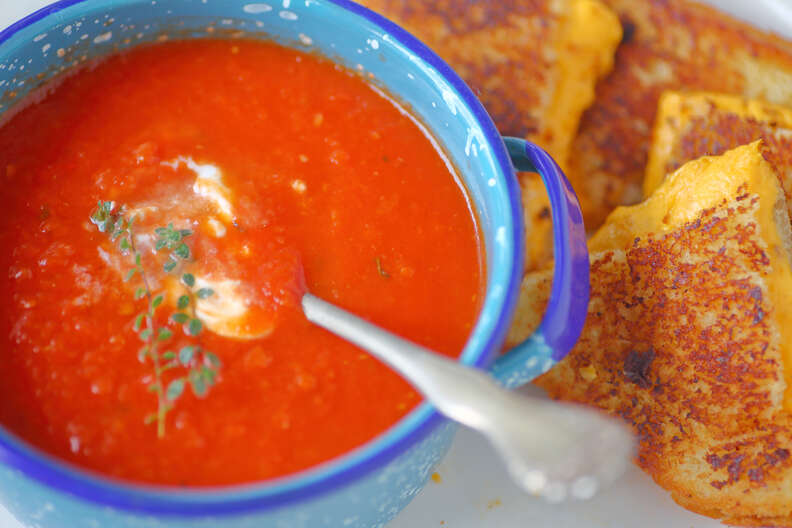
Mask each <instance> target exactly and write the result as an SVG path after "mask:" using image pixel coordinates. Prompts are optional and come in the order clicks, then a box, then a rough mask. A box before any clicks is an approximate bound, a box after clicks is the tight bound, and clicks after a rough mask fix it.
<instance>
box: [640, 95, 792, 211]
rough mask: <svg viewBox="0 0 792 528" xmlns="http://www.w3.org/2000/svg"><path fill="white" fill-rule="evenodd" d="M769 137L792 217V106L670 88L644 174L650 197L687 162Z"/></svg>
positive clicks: (771, 159) (769, 156) (769, 158)
mask: <svg viewBox="0 0 792 528" xmlns="http://www.w3.org/2000/svg"><path fill="white" fill-rule="evenodd" d="M757 139H761V140H763V143H764V144H765V145H766V147H767V148H765V149H764V150H763V152H762V153H763V155H764V156H765V159H766V160H767V161H768V162H770V165H772V166H773V168H774V169H776V172H777V173H778V178H779V182H780V183H781V188H782V189H784V194H785V196H786V200H787V207H788V208H790V211H789V212H790V216H792V109H790V108H787V107H785V106H779V105H773V104H770V103H766V102H764V101H760V100H756V99H745V98H743V97H740V96H735V95H724V94H714V93H684V92H665V93H664V94H663V95H662V96H661V97H660V104H659V106H658V110H657V119H656V120H655V128H654V133H653V136H652V144H651V147H650V149H649V161H648V163H647V165H646V176H645V177H644V183H643V189H644V195H645V196H649V195H650V194H652V192H653V191H654V190H655V189H656V188H657V187H658V186H659V185H660V184H661V183H662V182H663V180H664V179H665V177H666V175H667V174H670V173H672V172H673V171H675V170H676V169H678V168H679V167H681V166H682V165H683V164H684V163H686V162H688V161H690V160H693V159H696V158H700V157H701V156H712V155H719V154H723V153H724V152H725V151H727V150H729V149H732V148H735V147H738V146H740V145H745V144H747V143H751V142H752V141H755V140H757Z"/></svg>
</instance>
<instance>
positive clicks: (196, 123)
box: [0, 40, 484, 486]
mask: <svg viewBox="0 0 792 528" xmlns="http://www.w3.org/2000/svg"><path fill="white" fill-rule="evenodd" d="M0 176H2V177H3V183H4V192H3V193H2V196H0V207H2V210H3V214H2V215H0V243H2V247H3V248H4V251H3V252H2V256H0V267H1V268H2V273H0V296H1V297H0V298H2V302H1V303H0V310H2V312H1V313H0V348H1V350H2V352H1V353H0V357H1V358H2V364H3V368H2V369H0V422H2V424H3V425H4V426H6V427H7V428H8V429H10V430H11V431H13V432H14V433H16V434H18V435H19V436H21V437H22V438H24V439H25V440H27V441H29V442H31V443H32V444H34V445H35V446H37V447H39V448H41V449H43V450H45V451H47V452H49V453H52V454H54V455H56V456H58V457H60V458H62V459H65V460H68V461H70V462H73V463H76V464H78V465H80V466H83V467H86V468H90V469H93V470H96V471H99V472H102V473H104V474H108V475H112V476H115V477H120V478H123V479H128V480H133V481H140V482H149V483H158V484H171V485H182V486H206V485H224V484H232V483H242V482H250V481H255V480H261V479H267V478H271V477H276V476H282V475H285V474H288V473H292V472H295V471H298V470H301V469H305V468H308V467H310V466H313V465H315V464H317V463H320V462H323V461H326V460H328V459H330V458H332V457H335V456H337V455H340V454H342V453H344V452H347V451H349V450H350V449H353V448H355V447H357V446H359V445H361V444H363V443H364V442H366V441H368V440H370V439H371V438H373V437H374V436H375V435H377V434H379V433H381V432H383V431H384V430H385V429H387V428H388V427H389V426H391V425H393V424H394V423H395V422H396V421H397V420H399V419H400V418H401V417H402V416H404V415H405V414H406V413H407V412H408V411H409V410H410V409H412V408H413V407H415V406H416V405H417V404H418V403H419V402H420V397H419V396H418V395H417V394H416V393H415V392H414V390H412V388H411V387H410V386H409V385H408V384H407V383H405V382H404V381H403V380H402V379H401V378H399V376H398V375H396V374H394V373H393V372H391V371H390V370H389V369H388V368H387V367H385V366H384V365H382V364H381V363H379V362H378V361H377V360H375V359H372V358H371V357H369V356H368V355H367V354H365V353H363V352H362V351H360V350H359V349H356V348H355V347H353V346H351V345H349V344H347V343H345V342H343V341H342V340H340V339H338V338H335V337H334V336H332V335H330V334H329V333H327V332H325V331H323V330H321V329H319V328H317V327H315V326H313V325H311V324H310V323H309V322H307V321H306V320H305V318H304V316H303V315H302V313H301V311H300V309H299V304H298V301H299V295H300V291H301V278H300V274H301V271H300V270H302V273H303V274H304V279H305V285H306V286H307V287H308V289H309V290H310V291H312V292H314V293H316V294H317V295H319V296H322V297H325V298H327V299H328V300H330V301H333V302H335V303H337V304H339V305H341V306H343V307H345V308H347V309H350V310H352V311H354V312H356V313H359V314H361V315H363V316H364V317H366V318H368V319H370V320H372V321H374V322H376V323H378V324H381V325H382V326H384V327H386V328H388V329H390V330H392V331H394V332H397V333H399V334H401V335H404V336H406V337H408V338H410V339H412V340H414V341H416V342H418V343H421V344H423V345H425V346H427V347H430V348H432V349H434V350H437V351H438V352H441V353H443V354H447V355H450V356H456V355H458V354H459V353H460V352H461V350H462V347H463V346H464V343H465V341H466V340H467V338H468V336H469V334H470V332H471V330H472V327H473V324H474V323H475V319H476V316H477V313H478V309H479V306H480V302H481V297H482V295H483V280H484V270H483V260H482V255H481V252H482V248H481V244H480V240H479V235H478V228H477V224H476V219H475V215H474V213H473V212H472V211H471V208H470V204H469V201H468V199H467V195H466V191H465V190H464V188H463V187H462V185H461V184H460V182H459V180H458V178H457V177H456V176H455V174H454V171H453V169H452V168H451V167H450V165H449V164H448V163H447V161H446V160H445V158H444V156H443V155H442V154H441V153H440V152H439V151H438V149H437V148H436V147H435V146H434V144H433V142H432V140H431V139H430V138H429V137H427V135H426V134H425V133H424V131H423V129H422V128H421V126H420V125H419V124H418V123H417V122H416V121H415V120H414V119H413V118H412V117H410V115H409V114H408V113H407V112H405V111H404V110H403V109H402V108H401V107H400V106H399V105H398V104H396V103H395V102H394V101H393V100H391V99H389V98H388V97H386V96H385V95H383V93H382V92H380V91H379V90H377V89H376V88H374V87H373V86H372V85H370V84H368V83H367V82H366V81H365V80H363V79H362V78H361V77H360V76H359V75H356V74H354V73H351V72H349V71H346V70H345V69H343V68H341V67H339V66H338V65H335V64H333V63H331V62H329V61H326V60H323V59H320V58H317V57H314V56H311V55H308V54H305V53H301V52H297V51H294V50H291V49H287V48H283V47H280V46H277V45H274V44H270V43H262V42H256V41H248V40H234V41H223V40H197V41H188V42H173V43H165V44H158V45H153V46H148V47H141V48H137V49H134V50H132V51H129V52H126V53H123V54H119V55H115V56H112V57H110V58H107V59H104V60H102V61H101V62H99V63H98V64H94V65H92V66H91V67H87V68H83V69H81V70H80V71H78V72H76V73H73V74H71V75H69V76H68V77H66V78H64V79H62V80H60V81H59V82H58V83H57V84H56V85H53V87H52V88H51V89H50V90H49V91H48V92H47V93H46V94H45V95H44V96H43V98H40V99H36V100H35V101H33V100H31V102H30V104H28V105H27V106H25V107H24V108H23V109H21V110H20V111H19V112H17V113H16V114H15V115H14V116H12V117H11V118H10V119H8V120H7V121H6V122H5V124H4V125H3V126H2V127H1V128H0ZM99 200H113V201H115V202H116V203H117V204H125V206H126V207H127V208H128V211H137V214H138V215H139V217H140V218H142V219H143V221H141V223H140V224H139V225H138V226H137V227H136V229H138V231H137V233H138V237H139V238H138V239H137V240H138V242H139V244H141V245H143V249H142V250H141V252H142V256H143V259H142V260H143V266H144V267H145V266H146V265H153V266H155V267H156V268H157V269H159V268H160V267H161V266H160V265H161V261H157V260H156V254H155V253H156V252H155V251H154V250H153V249H152V248H151V247H150V242H151V236H150V232H149V231H150V230H151V229H153V228H154V227H155V226H157V225H160V226H164V225H166V224H167V223H168V222H171V221H172V222H175V224H178V225H176V227H177V228H180V227H185V226H186V227H187V228H189V229H191V230H192V231H194V233H195V234H194V235H193V236H191V237H189V238H188V239H187V242H188V245H189V246H190V249H191V253H192V257H191V262H190V264H189V265H190V266H192V268H191V269H193V270H194V271H193V273H194V274H195V276H196V277H198V278H199V279H200V277H202V276H204V277H207V279H206V280H207V281H210V280H211V281H214V282H211V284H213V285H214V287H213V289H214V290H215V295H216V298H220V299H221V300H223V299H226V300H228V299H231V301H234V300H235V299H236V297H234V296H235V295H236V296H239V298H240V299H242V301H240V302H241V304H233V303H231V304H229V305H228V306H221V307H220V308H218V309H216V310H215V311H216V312H220V313H219V314H218V313H216V314H215V316H217V317H219V318H220V319H219V320H220V321H221V322H220V323H219V324H217V325H215V326H212V325H211V324H210V323H207V325H206V326H208V327H209V328H207V329H205V331H204V332H203V333H202V335H201V339H202V344H203V346H205V347H206V348H207V349H209V350H211V351H213V352H214V353H215V354H216V355H217V356H218V357H219V359H220V360H221V361H222V368H221V369H220V371H219V375H218V378H217V380H216V381H217V383H216V385H215V386H214V387H212V388H211V390H210V391H209V393H208V394H207V395H206V397H205V398H198V397H196V396H195V395H193V394H192V393H190V392H189V391H186V392H185V394H184V395H183V396H182V397H181V398H180V399H179V400H178V401H177V402H175V404H174V407H173V409H172V410H171V411H170V413H169V414H168V417H167V423H166V430H165V434H164V436H163V437H161V438H159V437H158V435H157V430H156V427H154V426H153V425H152V424H150V423H148V424H147V423H146V416H147V415H149V413H151V411H153V410H155V409H156V405H157V399H156V396H155V395H154V394H152V392H150V391H149V390H148V389H147V387H148V385H150V384H151V382H152V365H151V363H150V362H142V361H141V360H140V359H139V358H138V349H139V348H140V346H141V342H140V339H139V338H138V335H137V334H136V332H135V330H134V328H133V324H134V319H135V314H136V313H137V312H139V311H140V310H141V309H143V308H145V305H146V300H145V299H140V300H136V299H135V295H134V293H135V287H136V286H137V283H136V281H137V280H138V279H136V278H132V279H130V280H129V281H125V280H124V278H125V277H124V275H125V273H124V272H125V271H126V269H128V268H130V267H132V265H133V262H131V260H130V259H129V255H124V254H122V253H121V252H120V251H119V249H118V246H117V244H116V245H114V244H113V243H111V242H110V240H109V239H108V237H107V236H106V234H102V233H99V232H98V231H97V229H96V227H95V226H94V225H92V224H91V222H90V221H89V216H90V215H91V212H92V210H94V208H95V207H96V204H97V201H99ZM147 236H148V237H149V238H148V239H147V238H146V237H147ZM147 240H148V241H149V246H145V244H146V243H147V242H146V241H147ZM151 281H152V288H153V289H154V290H157V289H159V290H163V291H166V297H168V296H169V294H167V291H168V289H169V288H171V289H173V288H175V287H176V286H178V284H177V285H176V286H174V285H173V284H170V283H168V282H167V279H166V278H163V277H161V276H157V275H156V274H153V275H152V276H151ZM224 281H225V282H224ZM169 284H170V285H169ZM226 286H227V287H228V288H226ZM138 287H139V286H138ZM224 288H226V289H224ZM224 296H225V297H224ZM172 302H173V301H172V300H167V299H166V301H165V305H169V303H172ZM229 302H230V301H229ZM240 306H241V307H242V308H240ZM172 308H173V307H172V306H170V307H168V306H165V307H163V308H162V309H160V311H159V312H158V315H157V316H156V317H157V318H158V321H159V323H160V324H162V325H164V326H166V327H168V328H171V329H172V330H173V332H174V337H173V338H171V341H172V342H167V343H165V344H164V345H163V346H164V347H165V348H167V347H176V346H177V344H178V343H179V340H180V339H181V340H183V339H184V337H183V336H182V334H181V333H180V331H179V328H178V327H177V326H176V325H175V323H174V322H173V321H170V320H169V319H168V314H169V313H171V312H172V311H173V309H172ZM237 308H239V310H241V312H240V313H242V314H243V315H242V316H240V317H241V318H238V319H228V317H230V316H229V315H228V314H229V312H233V310H236V309H237ZM251 310H252V311H251ZM256 310H258V312H256ZM254 312H255V313H254ZM207 313H208V312H207ZM251 314H252V315H251ZM206 317H207V318H210V317H212V314H211V313H208V315H206ZM223 318H225V319H223ZM229 321H230V322H229ZM270 323H272V324H270ZM224 324H225V326H224ZM169 375H170V374H169V373H166V374H165V375H164V376H165V381H167V380H168V376H169Z"/></svg>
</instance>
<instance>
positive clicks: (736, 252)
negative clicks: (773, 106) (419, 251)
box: [509, 143, 792, 526]
mask: <svg viewBox="0 0 792 528" xmlns="http://www.w3.org/2000/svg"><path fill="white" fill-rule="evenodd" d="M790 242H792V234H791V233H790V224H789V217H788V215H787V210H786V206H785V203H784V199H783V193H782V191H781V189H780V186H779V184H778V180H777V178H776V176H775V174H774V172H773V170H772V169H771V167H770V165H769V164H768V163H767V162H766V161H765V159H764V158H763V157H762V154H761V152H760V148H759V144H758V143H754V144H751V145H746V146H743V147H739V148H737V149H735V150H732V151H729V152H727V153H726V154H724V155H723V156H720V157H714V158H703V159H701V160H698V161H694V162H691V163H688V164H686V165H684V166H683V167H682V168H680V169H679V171H677V172H676V173H674V174H673V175H672V176H671V177H670V178H669V179H668V180H667V181H666V182H664V183H663V184H662V185H661V186H660V187H659V188H658V190H657V191H656V192H655V193H654V194H653V195H652V197H651V198H649V199H648V200H647V201H646V202H644V203H642V204H640V205H637V206H634V207H627V208H620V209H618V210H617V211H616V212H614V214H613V215H611V216H610V217H609V219H608V221H607V223H606V224H605V226H604V227H603V228H602V230H601V231H600V232H598V233H597V234H596V235H595V237H594V239H593V240H592V257H591V261H592V266H591V286H592V289H591V302H590V305H589V311H588V318H587V321H586V325H585V328H584V330H583V334H582V336H581V339H580V341H579V343H578V344H577V345H576V346H575V348H574V349H573V350H572V351H571V352H570V354H569V356H567V357H566V358H565V359H564V360H562V361H561V362H560V363H559V364H558V365H557V366H556V367H555V368H553V369H552V370H550V371H549V372H548V373H547V374H545V375H543V376H542V377H541V378H539V379H538V380H537V384H538V385H540V386H542V387H544V388H545V389H546V390H547V391H548V392H549V393H550V395H551V396H552V397H554V398H560V399H564V400H571V401H577V402H584V403H588V404H591V405H595V406H597V407H600V408H602V409H604V410H606V411H608V412H610V413H611V414H613V415H615V416H619V417H621V418H623V419H624V420H625V421H627V422H628V423H630V424H631V425H632V426H633V427H634V428H635V431H636V433H637V434H638V436H639V439H640V450H639V454H638V459H637V462H638V464H639V465H640V466H641V467H642V468H644V469H645V470H646V471H647V472H648V473H649V474H650V475H652V477H653V478H654V479H655V480H656V481H657V482H658V483H659V484H660V485H661V486H663V487H665V488H667V489H668V490H670V492H671V494H672V497H673V498H674V499H675V500H676V501H677V502H679V503H680V504H681V505H683V506H685V507H687V508H690V509H692V510H694V511H697V512H700V513H702V514H705V515H709V516H712V517H715V518H718V519H722V520H724V521H726V522H728V523H735V524H742V525H761V526H764V525H770V524H772V525H783V526H787V525H792V456H791V455H792V415H790V413H789V412H788V411H787V410H786V408H785V406H784V399H785V393H786V392H787V387H788V385H787V382H786V381H785V378H787V377H788V376H786V375H785V365H787V364H789V363H788V358H789V354H790V348H791V345H792V321H790V317H791V316H792V312H791V311H790V310H789V309H788V305H787V303H786V298H785V297H786V295H785V294H786V292H789V291H792V289H790V288H792V260H791V259H792V253H790V250H789V246H790ZM551 281H552V274H551V273H550V272H538V273H533V274H529V275H528V276H526V278H525V280H524V281H523V285H522V295H521V299H520V305H519V309H518V317H517V319H516V322H515V325H514V326H513V328H512V332H511V335H510V337H509V341H510V342H511V343H516V342H518V341H520V340H521V339H522V338H524V337H526V336H527V335H528V333H529V332H530V331H532V330H533V329H534V328H536V326H537V325H538V324H539V321H540V319H541V314H542V310H543V309H544V305H545V304H546V302H547V299H548V297H549V295H550V286H551Z"/></svg>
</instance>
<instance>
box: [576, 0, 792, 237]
mask: <svg viewBox="0 0 792 528" xmlns="http://www.w3.org/2000/svg"><path fill="white" fill-rule="evenodd" d="M604 1H605V3H606V4H608V5H609V6H610V7H611V8H612V9H613V10H614V11H616V12H617V13H618V14H619V17H620V18H621V20H622V25H623V27H624V35H625V36H624V41H623V43H622V45H621V46H620V48H619V50H618V52H617V55H616V63H615V66H614V69H613V72H612V73H611V75H609V76H608V77H607V78H606V79H605V80H603V81H602V82H601V83H600V84H599V86H598V87H597V99H596V102H595V103H594V105H592V106H591V108H589V110H587V111H586V113H585V114H584V116H583V119H582V121H581V124H580V131H579V134H578V137H577V139H576V140H575V142H574V145H573V148H572V152H574V153H575V155H574V156H572V157H571V158H570V166H569V173H570V174H569V175H570V179H571V180H572V183H573V185H574V186H575V189H576V191H577V192H578V195H579V196H580V198H581V202H582V205H583V207H584V215H585V220H586V226H587V228H589V229H594V228H596V227H598V226H599V225H600V224H601V223H602V222H603V221H604V219H605V217H606V216H607V214H608V213H609V212H610V211H611V210H612V209H613V208H614V207H615V206H617V205H621V204H628V203H635V202H637V201H638V200H639V199H640V197H641V182H642V179H643V173H644V166H645V164H646V157H647V151H648V148H649V140H650V135H651V127H652V124H653V122H654V118H655V111H656V108H657V102H658V98H659V96H660V94H661V92H663V91H664V90H669V89H674V90H680V89H684V90H705V91H718V92H724V93H731V94H740V95H744V96H746V97H749V98H759V99H764V100H767V101H770V102H774V103H779V104H787V105H792V45H790V44H789V43H788V42H786V41H783V40H781V39H779V38H777V37H775V36H772V35H768V34H766V33H763V32H760V31H758V30H756V29H755V28H753V27H751V26H749V25H747V24H744V23H741V22H738V21H735V20H733V19H731V18H730V17H728V16H726V15H724V14H723V13H720V12H718V11H716V10H714V9H711V8H707V7H704V6H701V5H698V4H695V3H693V2H688V1H685V0H641V1H636V0H604Z"/></svg>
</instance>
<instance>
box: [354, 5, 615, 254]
mask: <svg viewBox="0 0 792 528" xmlns="http://www.w3.org/2000/svg"><path fill="white" fill-rule="evenodd" d="M362 3H363V5H365V6H367V7H369V8H371V9H374V10H375V11H378V12H380V13H381V14H383V15H384V16H386V17H388V18H390V19H392V20H393V21H395V22H397V23H398V24H400V25H402V26H403V27H404V28H406V29H407V30H408V31H410V32H411V33H413V34H415V35H416V36H417V37H418V38H420V39H421V40H422V41H423V42H424V43H425V44H427V45H428V46H429V47H431V48H432V49H434V50H435V51H436V52H437V53H438V54H439V55H440V56H441V57H442V58H443V59H445V60H446V62H448V63H449V64H450V65H451V67H452V68H454V70H455V71H456V72H457V73H459V75H460V76H461V77H462V78H463V79H464V80H465V82H467V83H468V84H469V85H470V87H471V88H472V89H473V91H474V92H475V93H476V94H477V95H478V97H479V98H480V99H481V101H482V103H483V104H484V106H485V107H486V108H487V111H488V112H489V113H490V115H491V116H492V117H493V119H494V120H495V124H496V125H497V126H498V129H499V130H500V132H501V133H502V134H505V135H510V136H518V137H523V138H526V139H530V140H532V141H535V142H536V143H538V144H539V145H540V146H542V147H543V148H544V149H545V150H547V151H548V152H549V153H550V154H551V155H552V156H553V157H554V158H555V159H556V161H558V163H559V164H560V165H562V166H565V165H566V162H567V159H568V157H569V148H570V144H571V142H572V140H573V138H574V136H575V133H576V132H577V128H578V123H579V121H580V116H581V114H582V113H583V111H584V110H585V109H586V108H587V107H588V106H589V105H590V104H591V103H592V101H593V100H594V87H595V85H596V82H597V80H598V79H599V78H600V77H602V76H603V75H605V74H606V73H607V72H608V71H610V69H611V68H612V66H613V56H614V54H615V51H616V47H617V46H618V44H619V41H620V40H621V36H622V34H621V25H620V24H619V20H618V18H617V17H616V16H615V15H614V14H613V13H612V12H611V11H610V10H609V9H607V8H606V7H605V6H604V5H603V4H602V3H601V2H600V1H599V0H502V1H499V0H484V1H474V0H438V1H435V2H425V1H423V0H362ZM521 183H522V185H523V189H524V196H523V202H524V205H525V215H526V226H527V228H528V229H527V231H528V232H527V244H526V248H527V250H526V253H527V254H526V258H527V264H526V265H527V267H528V268H537V267H539V266H541V264H542V263H544V262H546V261H547V260H549V259H550V258H552V224H551V221H550V214H549V212H550V205H549V201H548V199H547V194H546V192H545V190H544V186H543V185H542V182H541V179H540V178H539V177H538V176H537V175H523V176H522V177H521Z"/></svg>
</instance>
